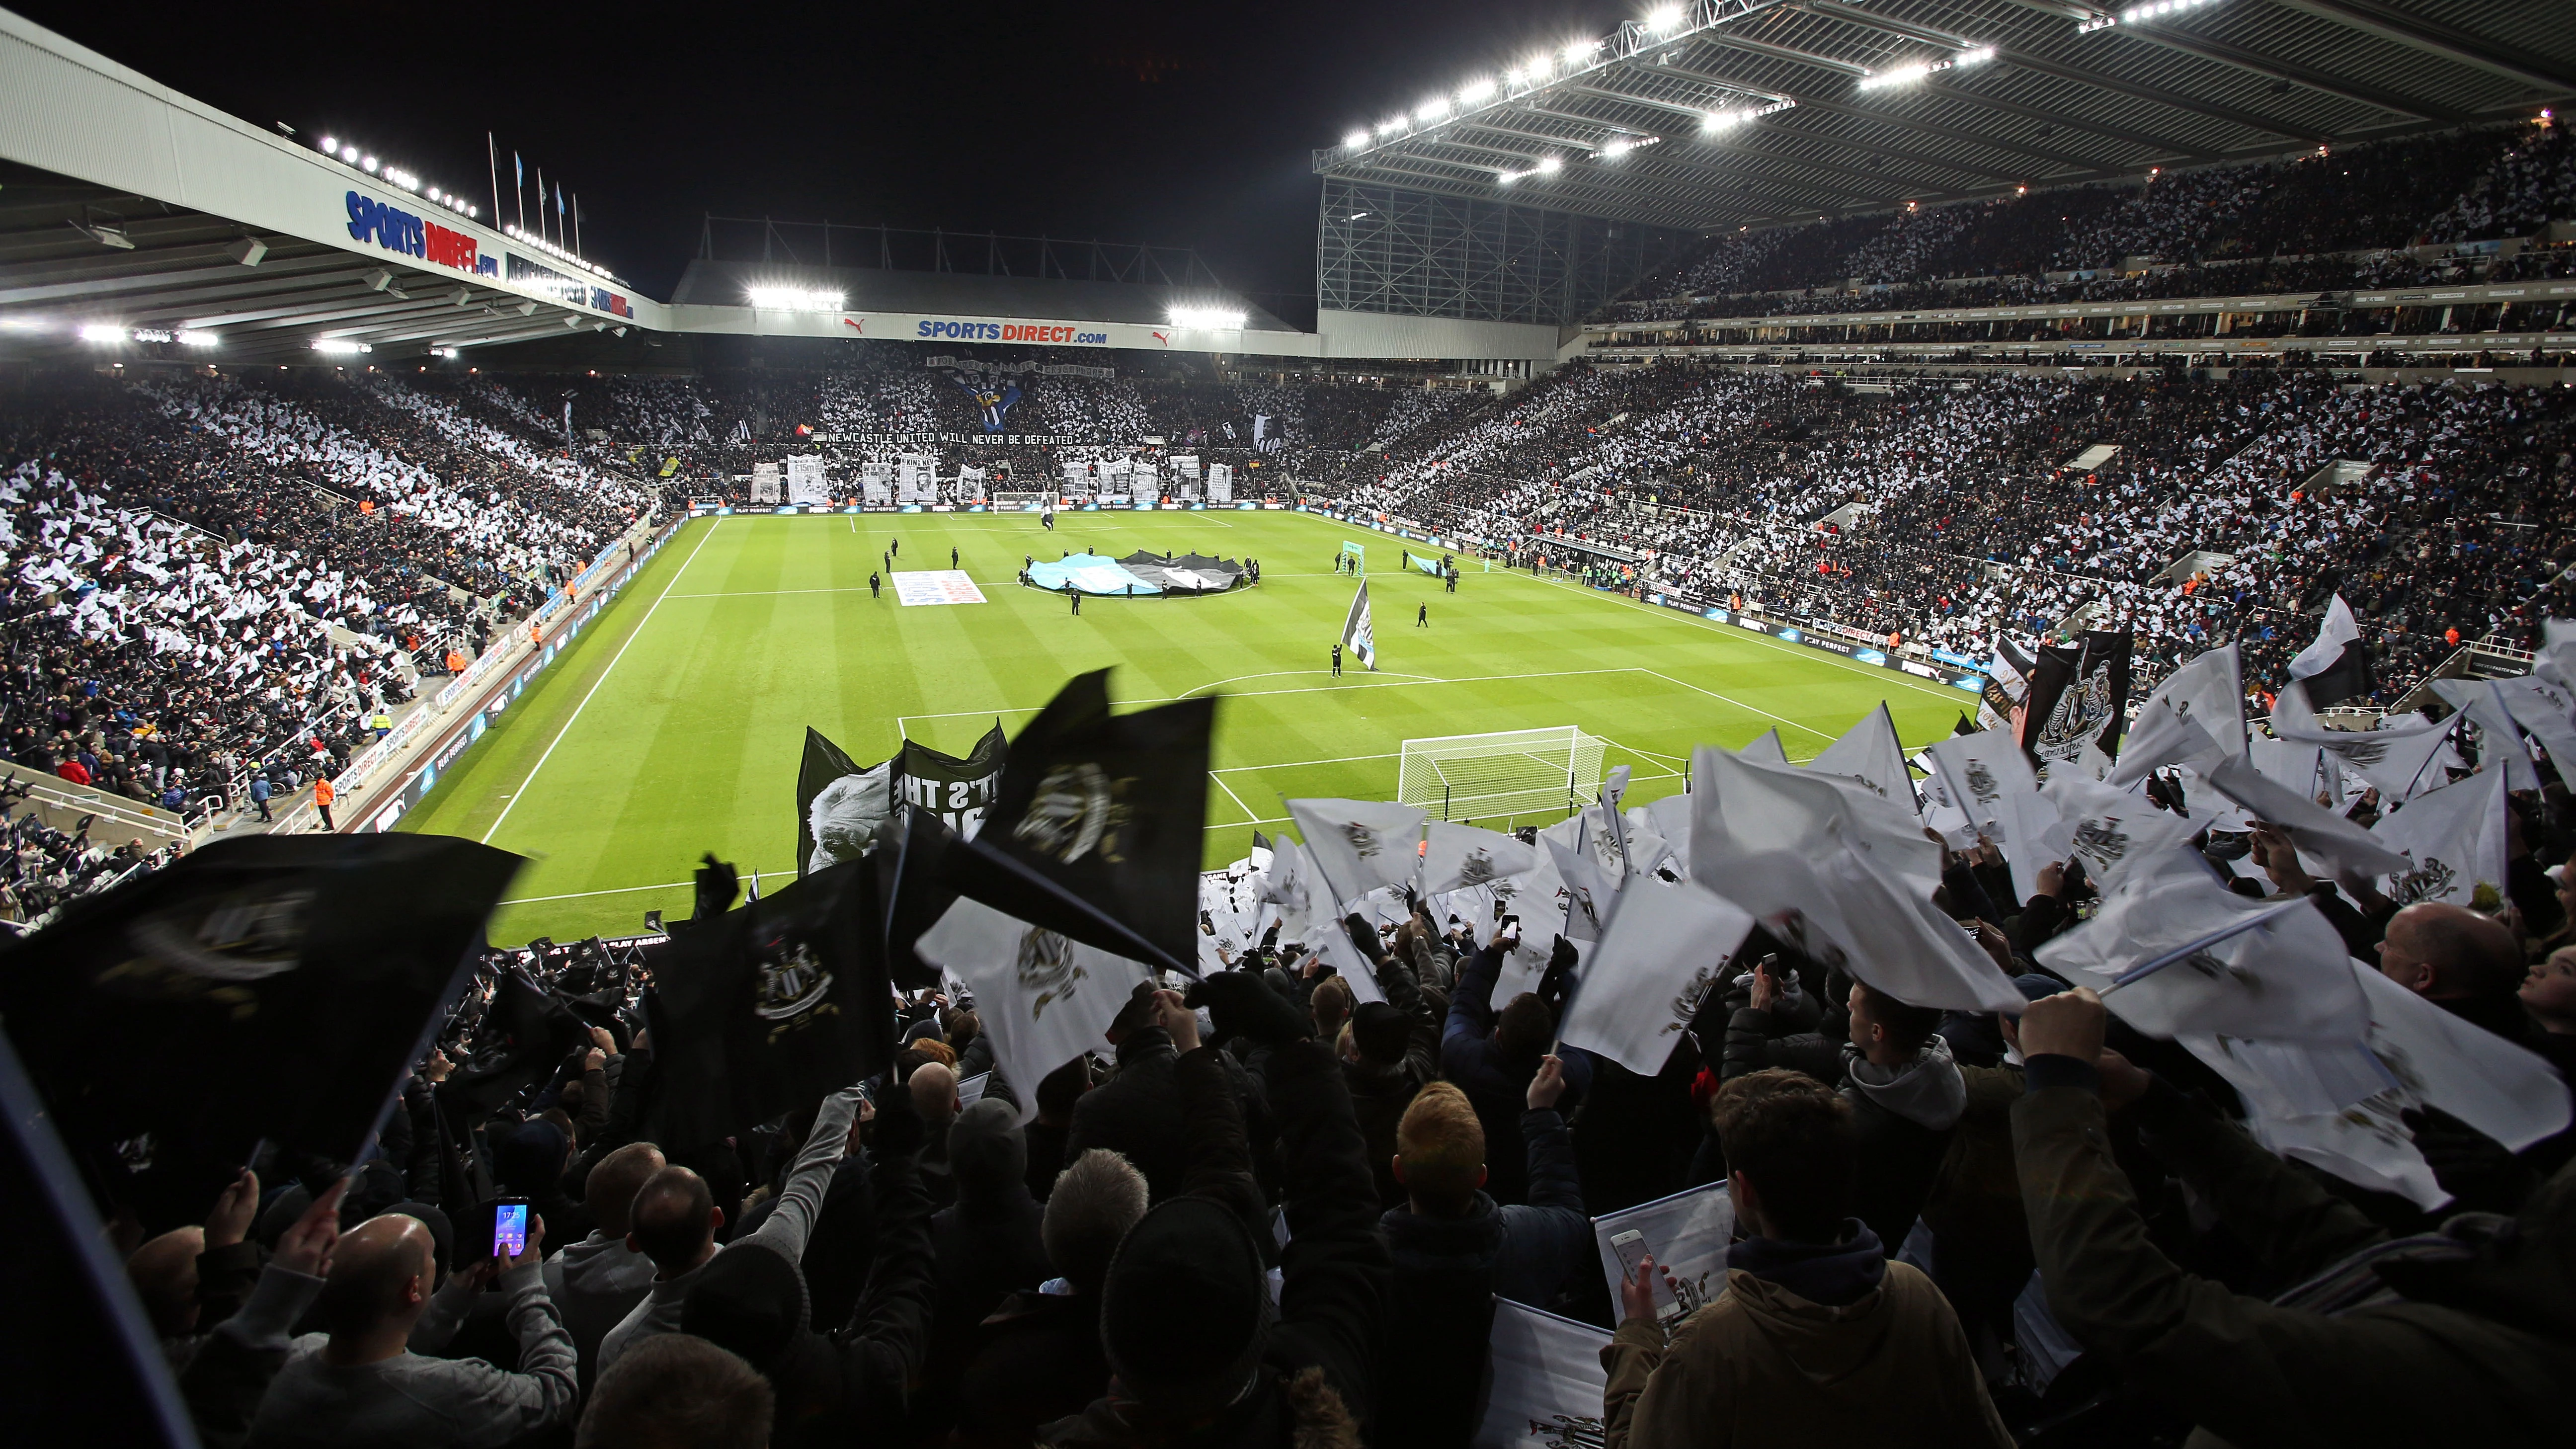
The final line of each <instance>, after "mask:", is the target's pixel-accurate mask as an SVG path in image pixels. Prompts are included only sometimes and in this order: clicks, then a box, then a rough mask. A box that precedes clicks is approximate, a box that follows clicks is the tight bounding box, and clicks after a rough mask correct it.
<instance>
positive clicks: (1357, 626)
mask: <svg viewBox="0 0 2576 1449" xmlns="http://www.w3.org/2000/svg"><path fill="white" fill-rule="evenodd" d="M1342 647H1343V648H1345V649H1348V650H1349V651H1351V657H1352V658H1354V659H1357V660H1358V661H1359V662H1360V667H1361V668H1363V669H1375V668H1377V625H1376V624H1375V623H1374V622H1372V621H1371V620H1370V618H1369V600H1368V580H1366V579H1362V580H1360V588H1359V592H1358V593H1355V594H1353V595H1351V614H1350V617H1349V618H1347V619H1344V620H1343V621H1342Z"/></svg>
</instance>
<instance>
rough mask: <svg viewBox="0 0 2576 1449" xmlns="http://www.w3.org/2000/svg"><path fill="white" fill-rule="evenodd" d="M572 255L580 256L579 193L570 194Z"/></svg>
mask: <svg viewBox="0 0 2576 1449" xmlns="http://www.w3.org/2000/svg"><path fill="white" fill-rule="evenodd" d="M572 254H573V255H574V256H580V255H581V193H580V192H578V191H576V192H574V193H573V194H572Z"/></svg>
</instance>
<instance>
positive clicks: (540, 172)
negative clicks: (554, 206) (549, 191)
mask: <svg viewBox="0 0 2576 1449" xmlns="http://www.w3.org/2000/svg"><path fill="white" fill-rule="evenodd" d="M537 240H539V241H544V240H546V168H545V167H543V166H539V167H538V168H537Z"/></svg>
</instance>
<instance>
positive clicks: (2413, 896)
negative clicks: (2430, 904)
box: [2388, 855, 2460, 906]
mask: <svg viewBox="0 0 2576 1449" xmlns="http://www.w3.org/2000/svg"><path fill="white" fill-rule="evenodd" d="M2459 883H2460V873H2459V871H2458V870H2456V869H2454V868H2453V867H2451V866H2449V865H2446V864H2444V863H2443V862H2442V861H2441V860H2439V859H2438V858H2436V857H2433V856H2430V855H2428V856H2426V857H2424V861H2423V863H2422V864H2421V865H2418V866H2416V867H2415V868H2414V869H2413V870H2410V871H2407V872H2406V873H2405V874H2403V875H2400V876H2397V877H2395V879H2394V880H2393V881H2392V882H2391V883H2390V885H2389V887H2388V898H2389V899H2390V900H2392V901H2395V902H2396V903H2397V904H2398V905H2400V906H2411V905H2415V904H2417V903H2419V902H2422V901H2441V900H2448V899H2450V897H2451V893H2452V892H2453V891H2454V890H2456V889H2458V887H2459Z"/></svg>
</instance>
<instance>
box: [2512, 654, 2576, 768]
mask: <svg viewBox="0 0 2576 1449" xmlns="http://www.w3.org/2000/svg"><path fill="white" fill-rule="evenodd" d="M2494 684H2495V691H2496V698H2497V699H2498V700H2500V701H2502V703H2503V704H2504V707H2505V712H2506V713H2507V714H2509V715H2511V716H2512V717H2513V722H2514V723H2515V724H2516V725H2518V726H2520V727H2521V729H2522V731H2523V733H2525V734H2528V735H2530V736H2531V737H2532V738H2533V739H2535V740H2538V741H2540V745H2541V748H2543V749H2545V750H2547V751H2549V762H2550V763H2551V764H2553V765H2556V766H2557V767H2558V778H2559V779H2561V780H2564V781H2566V782H2567V786H2568V788H2569V789H2571V790H2576V700H2571V696H2570V693H2569V691H2568V690H2567V689H2565V688H2563V687H2561V686H2559V685H2557V684H2553V683H2551V682H2550V681H2548V680H2546V679H2542V678H2540V677H2538V676H2537V675H2532V674H2523V675H2517V676H2515V677H2514V678H2511V679H2499V680H2496V681H2494Z"/></svg>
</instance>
